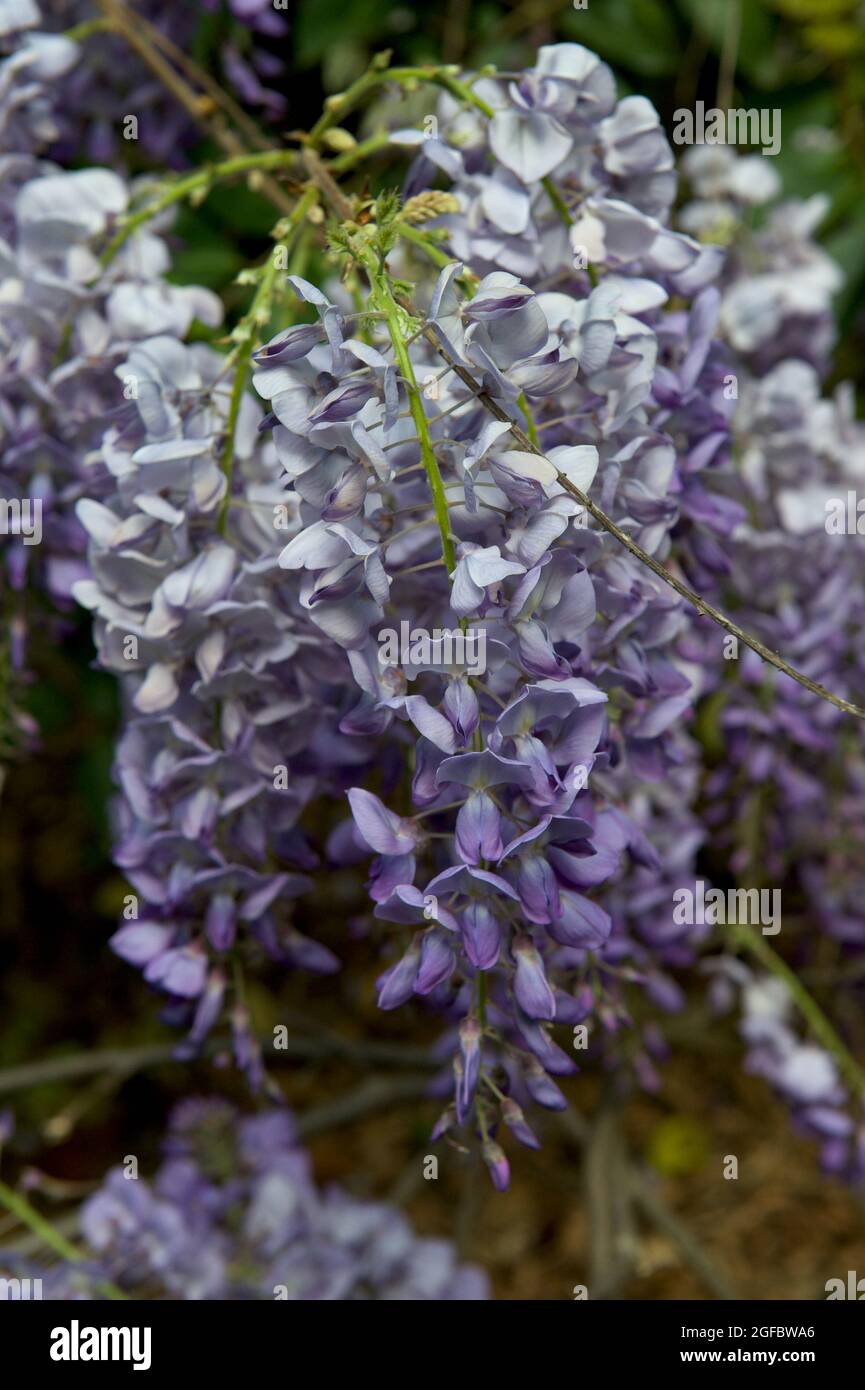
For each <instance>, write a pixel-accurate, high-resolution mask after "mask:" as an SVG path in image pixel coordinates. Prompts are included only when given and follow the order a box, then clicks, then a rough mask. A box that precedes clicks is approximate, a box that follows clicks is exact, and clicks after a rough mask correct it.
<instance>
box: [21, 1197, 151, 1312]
mask: <svg viewBox="0 0 865 1390" xmlns="http://www.w3.org/2000/svg"><path fill="white" fill-rule="evenodd" d="M0 1203H2V1204H3V1206H4V1207H5V1208H6V1210H7V1211H8V1212H11V1213H12V1215H13V1216H16V1217H17V1218H18V1220H19V1221H20V1222H21V1224H22V1225H23V1226H27V1227H28V1229H29V1230H31V1231H32V1232H33V1234H34V1235H36V1236H38V1237H39V1239H40V1240H41V1241H42V1243H43V1244H44V1245H47V1246H48V1248H49V1250H53V1251H54V1253H55V1254H56V1255H59V1256H60V1258H61V1259H63V1260H68V1261H69V1263H70V1264H81V1263H82V1261H83V1260H84V1258H85V1256H84V1255H83V1254H82V1252H81V1251H80V1250H79V1249H78V1247H77V1246H76V1245H73V1244H72V1242H71V1241H69V1240H67V1239H66V1237H65V1236H64V1235H63V1234H62V1233H61V1232H60V1231H58V1230H57V1228H56V1226H52V1224H51V1222H50V1221H48V1220H47V1219H46V1218H45V1217H44V1216H42V1215H41V1213H40V1212H38V1211H37V1210H36V1208H35V1207H34V1206H31V1205H30V1203H29V1202H28V1201H27V1198H26V1197H23V1196H22V1195H21V1193H20V1192H16V1191H15V1190H14V1189H13V1188H11V1187H9V1186H7V1184H6V1183H5V1182H0ZM97 1287H98V1288H99V1290H100V1291H101V1292H102V1293H104V1294H105V1295H106V1297H108V1298H111V1299H125V1298H126V1294H125V1293H123V1292H122V1290H121V1289H118V1288H117V1286H116V1285H115V1284H110V1283H106V1282H104V1281H103V1282H101V1283H100V1284H98V1285H97Z"/></svg>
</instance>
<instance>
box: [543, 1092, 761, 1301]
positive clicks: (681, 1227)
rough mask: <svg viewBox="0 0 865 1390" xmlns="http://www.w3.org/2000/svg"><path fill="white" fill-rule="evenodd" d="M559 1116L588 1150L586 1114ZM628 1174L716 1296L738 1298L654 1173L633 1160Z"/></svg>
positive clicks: (652, 1216) (656, 1222)
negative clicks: (660, 1188) (661, 1190)
mask: <svg viewBox="0 0 865 1390" xmlns="http://www.w3.org/2000/svg"><path fill="white" fill-rule="evenodd" d="M556 1118H557V1120H558V1121H559V1125H560V1127H561V1129H562V1130H564V1132H565V1134H566V1136H567V1137H568V1138H569V1139H570V1140H571V1142H572V1143H573V1144H574V1145H575V1146H576V1148H577V1149H579V1150H584V1149H585V1148H586V1146H587V1145H588V1143H589V1139H590V1127H589V1125H588V1123H587V1121H586V1120H585V1119H584V1118H583V1117H582V1115H577V1114H575V1113H574V1111H573V1110H562V1111H561V1112H560V1113H559V1114H558V1115H557V1116H556ZM625 1173H626V1181H627V1184H628V1187H629V1188H630V1191H631V1195H632V1198H633V1201H634V1203H635V1205H636V1206H637V1207H639V1208H640V1210H641V1211H642V1212H643V1214H644V1216H646V1217H647V1219H648V1220H649V1221H651V1222H652V1224H653V1226H655V1227H657V1229H658V1230H659V1231H661V1233H662V1234H663V1235H665V1236H667V1237H668V1239H669V1240H671V1241H672V1242H673V1243H674V1244H675V1245H677V1246H678V1248H679V1251H680V1253H681V1254H682V1255H683V1257H684V1259H685V1260H686V1262H687V1263H688V1264H689V1265H690V1267H691V1268H692V1269H693V1271H694V1273H695V1274H697V1275H698V1276H699V1278H700V1279H702V1281H703V1283H704V1284H705V1285H706V1287H707V1288H708V1289H711V1291H712V1293H713V1294H714V1295H715V1297H716V1298H720V1299H724V1300H725V1301H730V1300H733V1301H735V1300H736V1299H737V1298H738V1297H739V1295H738V1293H737V1292H736V1289H735V1288H734V1286H733V1284H732V1283H731V1282H730V1279H729V1278H728V1276H727V1274H726V1273H725V1271H724V1270H723V1269H721V1268H719V1267H718V1266H717V1265H716V1263H715V1262H714V1260H712V1259H711V1258H710V1256H709V1254H708V1253H707V1251H706V1250H705V1249H704V1247H703V1246H702V1245H701V1243H700V1241H699V1240H698V1239H697V1237H696V1236H695V1235H694V1234H693V1233H692V1232H691V1230H690V1229H689V1228H688V1226H686V1225H685V1223H684V1222H683V1221H681V1220H680V1218H679V1217H678V1216H676V1214H675V1212H674V1211H673V1210H672V1209H671V1208H670V1207H669V1206H668V1204H667V1203H666V1202H665V1201H664V1198H663V1197H662V1196H661V1195H660V1193H659V1192H658V1191H657V1185H656V1181H655V1179H654V1178H653V1176H652V1175H651V1174H650V1173H647V1172H646V1171H644V1170H643V1169H642V1168H639V1167H636V1166H635V1165H634V1164H633V1163H631V1162H628V1164H627V1167H626V1169H625Z"/></svg>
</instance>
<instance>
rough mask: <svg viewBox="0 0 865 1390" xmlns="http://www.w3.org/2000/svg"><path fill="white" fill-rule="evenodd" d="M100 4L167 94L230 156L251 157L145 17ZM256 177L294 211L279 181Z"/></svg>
mask: <svg viewBox="0 0 865 1390" xmlns="http://www.w3.org/2000/svg"><path fill="white" fill-rule="evenodd" d="M97 3H98V5H99V8H100V9H101V10H102V12H103V14H104V15H105V17H106V19H107V20H108V21H109V23H110V25H111V28H112V30H113V31H114V32H115V33H116V34H119V35H120V37H121V38H123V39H124V40H125V41H126V43H128V44H129V47H130V48H132V49H134V51H135V52H136V53H137V54H138V56H139V58H140V59H141V60H142V62H143V63H145V64H146V65H147V67H149V68H150V71H151V72H152V73H153V74H154V75H155V76H156V77H158V78H159V80H160V82H161V83H162V85H163V86H164V87H165V89H166V91H169V92H170V93H171V95H172V96H173V97H174V98H175V100H176V101H178V102H179V103H180V105H181V106H182V107H183V109H184V111H186V112H187V113H188V115H190V116H191V117H192V119H193V120H194V121H195V122H196V124H197V125H199V126H200V127H201V128H202V130H204V131H205V132H206V133H207V134H208V135H210V136H211V137H212V138H213V139H214V140H215V141H216V143H217V144H218V145H219V146H220V148H221V149H223V150H225V152H226V154H229V155H242V154H247V153H248V150H247V148H246V145H245V144H244V142H243V141H242V140H241V139H240V138H239V136H238V135H237V134H236V132H235V131H234V130H232V129H231V127H230V126H229V124H228V122H227V121H226V119H225V116H224V115H223V114H222V113H219V112H215V111H214V99H213V97H212V96H211V95H210V94H209V93H207V92H203V93H202V92H196V91H195V89H194V88H193V87H191V86H190V85H189V83H188V82H187V81H186V79H185V78H183V77H181V76H180V74H179V73H178V72H177V71H176V70H175V69H174V68H173V67H172V66H171V64H170V63H169V62H168V60H167V58H166V57H165V55H164V54H163V53H162V52H160V51H159V50H158V49H157V48H155V47H154V43H153V41H152V40H151V39H150V38H149V37H148V36H147V35H146V33H145V31H144V29H143V27H142V26H141V25H140V24H139V20H140V18H141V16H140V15H138V14H136V13H134V12H132V11H131V10H130V9H129V8H128V7H127V6H126V5H125V4H123V0H97ZM255 177H256V179H257V180H258V181H259V182H258V187H259V188H260V189H261V191H262V193H264V194H266V196H267V198H268V199H269V201H270V202H271V203H273V205H274V207H277V208H279V210H280V212H284V213H288V212H291V211H292V209H293V207H294V200H293V199H292V198H289V196H288V195H287V194H286V193H285V191H284V190H283V189H282V188H280V186H279V184H278V183H277V182H276V180H275V179H273V178H271V177H270V176H269V175H267V174H260V173H256V175H255Z"/></svg>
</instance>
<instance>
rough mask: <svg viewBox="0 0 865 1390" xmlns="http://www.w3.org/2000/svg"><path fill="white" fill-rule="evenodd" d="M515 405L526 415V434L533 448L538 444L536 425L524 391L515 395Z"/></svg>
mask: <svg viewBox="0 0 865 1390" xmlns="http://www.w3.org/2000/svg"><path fill="white" fill-rule="evenodd" d="M517 405H518V406H519V408H520V410H521V411H522V412H523V414H524V415H525V417H526V434H527V435H528V436H529V439H530V440H531V441H532V443H533V444H534V446H535V448H536V449H537V448H538V447H539V446H540V438H539V436H538V427H537V425H536V424H535V418H534V416H533V415H532V412H531V408H530V406H529V403H528V401H527V400H526V393H525V391H521V392H520V394H519V395H518V396H517Z"/></svg>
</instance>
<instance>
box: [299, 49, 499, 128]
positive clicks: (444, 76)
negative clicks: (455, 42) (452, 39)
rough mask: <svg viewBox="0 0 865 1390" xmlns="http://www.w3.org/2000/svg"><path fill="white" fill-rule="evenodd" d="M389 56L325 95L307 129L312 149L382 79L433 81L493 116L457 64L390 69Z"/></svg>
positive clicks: (378, 57) (380, 56)
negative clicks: (320, 111) (321, 111)
mask: <svg viewBox="0 0 865 1390" xmlns="http://www.w3.org/2000/svg"><path fill="white" fill-rule="evenodd" d="M389 58H390V54H389V53H379V54H377V55H376V57H375V58H373V60H372V63H371V64H370V66H369V68H367V70H366V72H364V73H362V74H361V76H360V77H359V78H358V79H357V81H356V82H353V83H352V84H351V86H350V87H348V88H347V89H346V91H344V92H341V93H339V94H338V95H336V96H332V97H329V98H328V100H327V101H326V102H325V107H326V110H325V112H324V114H323V115H322V116H321V117H320V118H319V119H318V121H316V123H315V125H314V126H313V128H312V130H311V131H310V132H309V143H310V145H311V146H312V148H313V149H317V148H318V147H319V145H320V144H321V140H322V136H323V135H324V134H325V132H326V131H328V130H330V128H331V127H332V126H335V125H340V124H341V123H342V121H343V120H344V119H345V117H346V116H347V115H348V114H349V113H350V112H351V111H353V110H354V108H355V107H356V106H357V105H358V104H359V103H360V102H361V101H363V99H364V97H365V96H366V95H367V94H368V93H369V92H372V91H374V90H375V88H376V87H380V86H382V85H383V84H384V83H385V82H398V83H399V84H400V85H401V86H405V85H407V84H411V83H413V82H432V83H434V84H435V85H436V86H437V87H442V88H444V90H445V91H446V92H450V93H451V95H452V96H455V97H456V98H457V100H458V101H464V102H467V103H468V104H469V105H470V106H474V107H476V108H477V110H478V111H482V112H483V114H484V115H485V116H492V114H493V110H492V107H491V106H488V105H487V103H486V102H485V101H482V100H481V98H480V97H478V96H475V94H474V92H473V91H472V89H471V87H470V86H469V85H468V83H466V82H461V81H460V80H459V78H458V76H457V74H458V73H459V71H460V69H459V67H457V66H433V65H429V66H425V67H414V68H391V67H388V66H387V64H388V60H389Z"/></svg>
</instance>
